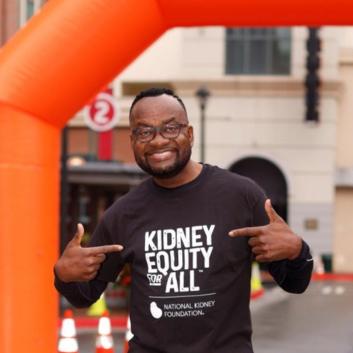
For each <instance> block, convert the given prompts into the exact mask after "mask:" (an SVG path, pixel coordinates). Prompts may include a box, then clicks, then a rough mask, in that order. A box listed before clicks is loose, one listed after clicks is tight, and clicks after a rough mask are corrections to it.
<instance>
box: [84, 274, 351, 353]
mask: <svg viewBox="0 0 353 353" xmlns="http://www.w3.org/2000/svg"><path fill="white" fill-rule="evenodd" d="M251 308H252V313H253V327H254V350H255V353H353V282H346V283H344V282H329V281H324V282H313V283H312V284H311V285H310V287H309V289H308V290H307V292H306V293H305V294H302V295H294V294H288V293H285V292H283V291H282V290H280V289H279V288H275V289H271V290H267V291H266V294H265V295H264V296H263V297H262V298H260V299H258V300H255V301H253V302H252V304H251ZM114 338H115V345H116V353H121V352H122V344H123V339H124V334H123V333H117V332H116V333H114ZM79 344H80V352H81V353H94V352H95V349H94V332H91V333H90V332H86V333H83V332H80V334H79ZM180 353H182V352H180ZM205 353H207V352H205Z"/></svg>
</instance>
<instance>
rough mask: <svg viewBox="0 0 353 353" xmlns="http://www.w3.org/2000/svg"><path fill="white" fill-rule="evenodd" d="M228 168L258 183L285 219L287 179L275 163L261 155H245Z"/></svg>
mask: <svg viewBox="0 0 353 353" xmlns="http://www.w3.org/2000/svg"><path fill="white" fill-rule="evenodd" d="M229 169H230V171H231V172H234V173H238V174H241V175H244V176H247V177H249V178H251V179H252V180H254V181H255V182H256V183H257V184H259V185H260V186H261V187H262V188H263V189H264V190H265V192H266V194H267V196H268V197H269V198H270V199H271V201H272V205H273V207H274V209H275V210H276V211H277V213H278V214H279V215H280V216H281V217H282V218H283V219H284V220H286V221H287V209H288V207H287V196H288V187H287V181H286V178H285V176H284V174H283V173H282V171H281V170H280V169H279V168H278V166H277V165H276V164H274V163H272V162H271V161H269V160H268V159H265V158H261V157H247V158H243V159H240V160H239V161H237V162H235V163H234V164H233V165H232V166H231V167H230V168H229Z"/></svg>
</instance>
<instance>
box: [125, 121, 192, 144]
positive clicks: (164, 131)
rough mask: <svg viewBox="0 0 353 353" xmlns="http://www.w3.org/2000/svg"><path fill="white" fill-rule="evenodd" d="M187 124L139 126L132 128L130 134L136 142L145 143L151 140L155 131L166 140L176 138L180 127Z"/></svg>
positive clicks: (154, 135)
mask: <svg viewBox="0 0 353 353" xmlns="http://www.w3.org/2000/svg"><path fill="white" fill-rule="evenodd" d="M187 126H188V124H180V123H169V124H163V125H161V126H140V127H137V128H135V129H133V130H132V135H133V136H134V137H135V138H136V140H137V141H138V142H142V143H146V142H150V141H152V140H153V139H154V138H155V137H156V134H157V132H159V133H160V134H161V136H162V137H164V138H165V139H168V140H173V139H176V138H177V137H178V136H179V134H180V131H181V129H182V128H184V127H187Z"/></svg>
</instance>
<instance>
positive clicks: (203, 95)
mask: <svg viewBox="0 0 353 353" xmlns="http://www.w3.org/2000/svg"><path fill="white" fill-rule="evenodd" d="M195 94H196V97H197V98H198V100H199V105H200V113H201V120H200V162H201V163H204V162H205V136H206V121H205V118H206V115H205V110H206V104H207V101H208V97H209V96H210V91H209V90H208V89H207V87H205V86H201V87H200V88H199V89H198V90H197V91H196V93H195Z"/></svg>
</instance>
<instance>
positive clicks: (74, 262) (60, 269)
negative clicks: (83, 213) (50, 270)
mask: <svg viewBox="0 0 353 353" xmlns="http://www.w3.org/2000/svg"><path fill="white" fill-rule="evenodd" d="M83 234H84V229H83V225H82V224H81V223H79V224H78V225H77V232H76V234H75V235H74V237H73V238H72V240H71V241H70V242H69V243H68V244H67V246H66V248H65V250H64V252H63V253H62V255H61V257H60V259H59V260H58V261H57V263H56V264H55V273H56V275H57V276H58V277H59V279H60V280H61V281H63V282H82V281H89V280H91V279H93V278H95V277H96V275H97V272H98V270H99V268H100V266H101V263H102V262H103V261H104V260H105V254H107V253H110V252H117V251H122V250H123V247H122V246H121V245H117V244H116V245H115V244H114V245H103V246H96V247H91V248H83V247H81V240H82V237H83Z"/></svg>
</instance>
